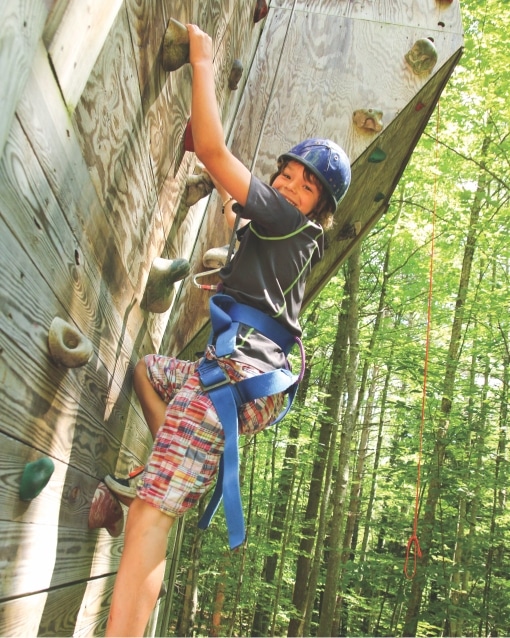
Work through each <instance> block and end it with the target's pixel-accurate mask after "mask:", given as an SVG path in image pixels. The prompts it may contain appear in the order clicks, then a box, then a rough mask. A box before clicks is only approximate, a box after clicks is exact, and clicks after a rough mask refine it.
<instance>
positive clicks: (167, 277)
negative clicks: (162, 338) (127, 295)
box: [141, 257, 190, 312]
mask: <svg viewBox="0 0 510 638" xmlns="http://www.w3.org/2000/svg"><path fill="white" fill-rule="evenodd" d="M189 271H190V265H189V262H188V261H187V260H186V259H163V258H162V257H156V259H155V260H154V261H153V262H152V266H151V270H150V273H149V277H148V279H147V285H146V287H145V293H144V296H143V299H142V303H141V306H142V308H143V309H144V310H148V311H149V312H166V311H167V310H168V309H169V308H170V305H171V303H172V299H173V296H174V283H175V282H176V281H179V280H181V279H184V277H187V276H188V275H189Z"/></svg>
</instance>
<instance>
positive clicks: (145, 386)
mask: <svg viewBox="0 0 510 638" xmlns="http://www.w3.org/2000/svg"><path fill="white" fill-rule="evenodd" d="M133 387H134V390H135V392H136V396H137V397H138V400H139V401H140V405H141V406H142V411H143V415H144V417H145V420H146V422H147V425H148V426H149V430H150V431H151V434H152V438H153V439H154V438H156V433H157V431H158V430H159V428H160V427H161V425H162V424H163V421H164V420H165V411H166V403H165V402H164V401H163V399H162V398H161V397H160V396H159V394H158V393H157V392H156V390H154V388H153V387H152V383H151V382H150V381H149V377H148V376H147V365H146V364H145V359H140V361H138V362H137V364H136V366H135V370H134V373H133Z"/></svg>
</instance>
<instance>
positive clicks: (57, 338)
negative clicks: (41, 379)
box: [48, 317, 94, 368]
mask: <svg viewBox="0 0 510 638" xmlns="http://www.w3.org/2000/svg"><path fill="white" fill-rule="evenodd" d="M48 346H49V349H50V354H51V358H52V359H53V360H54V361H55V363H59V364H61V365H63V366H65V367H66V368H79V367H80V366H84V365H85V364H86V363H88V362H89V361H90V359H91V358H92V355H93V354H94V348H93V346H92V343H91V342H90V341H89V340H88V339H87V337H85V336H84V335H82V333H81V332H80V331H79V330H78V329H77V328H76V327H75V326H73V325H71V324H70V323H68V322H67V321H64V320H63V319H61V318H60V317H55V318H54V319H53V321H52V322H51V326H50V330H49V333H48Z"/></svg>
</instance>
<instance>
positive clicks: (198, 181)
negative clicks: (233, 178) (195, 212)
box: [184, 164, 214, 206]
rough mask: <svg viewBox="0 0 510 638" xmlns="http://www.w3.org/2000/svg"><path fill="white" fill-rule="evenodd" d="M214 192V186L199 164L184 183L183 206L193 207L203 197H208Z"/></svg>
mask: <svg viewBox="0 0 510 638" xmlns="http://www.w3.org/2000/svg"><path fill="white" fill-rule="evenodd" d="M213 190H214V184H213V182H212V179H211V178H210V176H209V173H208V172H207V171H206V170H205V168H204V167H203V166H202V165H201V164H197V166H196V169H195V173H194V174H193V175H190V176H189V177H188V181H187V182H186V194H185V200H184V201H185V204H186V206H193V204H196V203H197V202H198V201H199V200H201V199H202V198H203V197H206V196H207V195H210V194H211V193H212V191H213Z"/></svg>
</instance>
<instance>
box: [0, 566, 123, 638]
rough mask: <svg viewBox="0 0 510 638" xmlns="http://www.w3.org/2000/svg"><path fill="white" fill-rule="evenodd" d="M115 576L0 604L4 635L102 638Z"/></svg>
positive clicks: (0, 625) (0, 617) (1, 629)
mask: <svg viewBox="0 0 510 638" xmlns="http://www.w3.org/2000/svg"><path fill="white" fill-rule="evenodd" d="M114 583H115V576H114V575H112V574H109V575H107V576H104V577H101V578H97V579H95V580H89V581H85V582H81V583H80V582H77V583H74V584H70V585H68V586H65V587H56V588H54V589H52V590H51V591H44V592H40V593H37V594H33V595H31V596H25V597H22V598H14V599H12V600H7V601H4V602H0V632H1V634H2V635H3V636H11V637H18V636H19V637H20V638H22V637H26V636H76V637H78V636H83V637H85V636H87V637H90V636H104V632H105V628H106V621H107V619H108V612H109V607H110V600H111V595H112V592H113V585H114Z"/></svg>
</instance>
